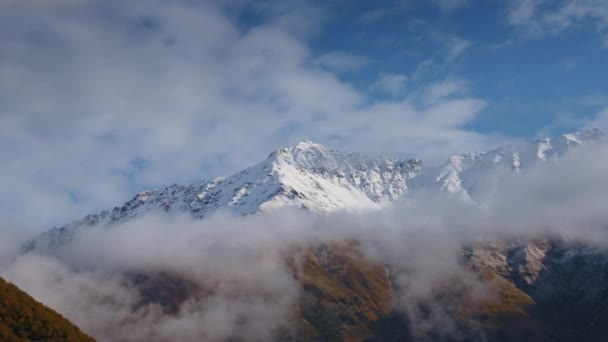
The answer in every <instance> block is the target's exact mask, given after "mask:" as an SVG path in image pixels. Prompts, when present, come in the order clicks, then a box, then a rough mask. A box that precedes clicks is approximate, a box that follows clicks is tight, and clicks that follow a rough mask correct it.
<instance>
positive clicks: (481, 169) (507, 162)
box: [410, 129, 605, 202]
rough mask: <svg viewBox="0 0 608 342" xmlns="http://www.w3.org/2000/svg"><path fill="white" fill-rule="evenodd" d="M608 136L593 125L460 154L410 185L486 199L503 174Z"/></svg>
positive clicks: (522, 170)
mask: <svg viewBox="0 0 608 342" xmlns="http://www.w3.org/2000/svg"><path fill="white" fill-rule="evenodd" d="M604 139H605V134H604V132H602V131H600V130H598V129H591V130H588V131H585V132H576V133H571V134H564V135H561V136H559V137H555V138H553V139H549V138H547V139H540V140H536V141H533V142H530V143H527V144H521V145H510V146H503V147H500V148H498V149H495V150H492V151H488V152H471V153H465V154H461V155H456V156H452V157H451V158H450V159H449V160H448V161H447V162H446V163H444V164H443V165H441V166H437V167H427V168H425V169H424V170H423V171H422V173H421V174H420V176H419V177H417V178H416V179H414V180H412V182H411V184H410V187H411V188H412V189H424V190H429V189H431V190H435V191H445V192H450V193H454V194H457V195H459V196H461V197H463V198H466V199H473V200H475V201H477V202H483V201H484V200H487V199H488V197H489V196H491V195H492V193H493V192H494V191H495V190H496V187H497V185H498V183H499V182H500V180H501V178H503V177H505V176H506V175H508V174H513V173H515V174H519V173H522V172H526V170H528V169H529V168H530V167H531V166H533V165H535V164H537V163H540V162H551V161H556V160H558V159H559V158H560V157H561V156H563V155H565V154H566V153H568V152H569V151H570V150H571V149H573V148H576V147H577V146H579V145H584V144H592V143H597V142H600V141H603V140H604Z"/></svg>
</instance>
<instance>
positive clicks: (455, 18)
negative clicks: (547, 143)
mask: <svg viewBox="0 0 608 342" xmlns="http://www.w3.org/2000/svg"><path fill="white" fill-rule="evenodd" d="M513 3H515V2H513ZM522 3H523V2H522ZM539 3H540V2H539ZM554 3H556V4H557V3H560V2H559V1H555V2H554ZM561 3H562V4H563V6H566V5H567V2H564V1H561ZM573 3H574V2H573ZM580 3H581V4H582V3H583V2H580ZM589 3H591V2H589ZM595 4H596V5H597V6H598V7H600V6H604V7H605V6H606V2H602V1H597V2H595ZM513 6H514V5H513ZM539 6H546V5H539ZM581 6H583V5H581ZM510 10H512V9H511V8H510V7H509V4H507V3H505V2H501V1H467V2H462V5H461V6H457V7H455V8H452V9H450V10H443V11H442V10H441V9H438V8H437V6H434V5H433V4H432V3H431V2H427V3H424V4H416V3H410V4H403V5H402V6H401V7H399V6H398V5H396V4H395V2H394V1H378V2H357V4H356V5H354V6H353V5H351V3H349V5H345V6H337V7H336V10H335V11H334V12H333V13H332V15H331V16H330V18H329V19H328V21H329V22H328V24H327V29H326V30H325V31H324V32H323V33H322V34H319V35H318V36H315V37H314V38H313V39H312V44H311V45H312V46H313V47H314V49H315V51H316V52H317V53H320V54H322V53H324V52H327V51H334V50H340V51H344V52H346V53H352V54H354V55H357V56H362V57H364V58H367V59H368V60H369V62H368V64H366V65H365V66H364V67H362V68H361V69H360V70H355V71H351V72H346V73H344V74H342V75H340V76H341V77H342V78H344V79H345V80H347V81H349V82H352V83H354V84H356V85H357V86H358V87H360V88H361V89H363V90H364V91H369V85H370V84H372V83H373V82H374V80H375V78H376V77H378V76H377V75H379V74H381V73H396V74H403V75H405V76H406V77H408V82H407V85H406V86H404V93H407V92H408V91H411V90H412V88H413V89H415V88H416V87H420V86H423V85H424V84H425V83H427V82H432V81H437V80H441V79H442V78H445V77H451V78H462V79H466V80H467V81H468V86H469V89H470V91H471V92H472V93H473V94H475V95H476V96H479V97H480V98H483V99H484V100H486V101H487V102H488V106H487V108H486V109H484V110H483V111H482V113H481V115H479V117H478V118H476V120H474V121H473V122H471V123H469V124H468V126H469V127H470V128H471V129H474V130H478V131H481V132H500V133H503V134H507V135H513V136H521V137H527V138H532V137H535V136H537V135H538V136H540V135H546V134H549V135H553V134H558V133H562V132H564V131H571V130H576V129H579V128H580V124H581V120H585V119H592V118H593V117H594V116H595V115H596V114H597V113H598V111H599V110H600V109H601V108H602V107H603V106H605V105H606V102H607V101H608V98H607V94H608V82H606V76H607V75H608V46H606V45H605V42H603V39H605V38H604V37H605V34H606V33H605V31H606V30H605V29H604V26H605V25H606V23H605V20H606V18H605V17H601V16H602V14H600V13H597V15H598V18H594V17H593V16H592V15H590V16H588V17H584V18H580V19H576V22H573V23H572V24H569V25H568V26H567V27H564V28H561V29H559V30H558V31H557V32H551V31H552V29H551V27H547V28H545V29H546V30H547V32H541V33H538V34H535V35H532V34H531V33H530V32H529V31H528V30H530V29H529V28H527V27H526V26H525V25H523V24H522V25H521V26H519V25H514V24H512V23H511V22H510V20H509V11H510ZM538 11H539V12H541V13H539V14H537V16H542V15H548V14H550V13H552V12H551V11H554V12H555V11H559V7H558V6H556V7H555V8H553V9H544V10H543V9H538ZM597 11H598V12H601V11H600V10H597ZM603 11H604V15H605V9H604V10H603ZM546 12H549V13H547V14H545V13H546ZM337 13H340V14H339V15H337ZM452 40H462V41H466V42H467V43H468V44H469V45H468V46H467V47H466V48H465V49H464V50H463V51H462V52H461V53H460V54H459V55H458V56H456V57H454V58H453V59H450V57H449V56H447V55H446V50H449V48H450V44H453V43H452ZM425 62H426V63H432V64H429V65H430V66H429V68H428V70H427V71H426V72H425V73H422V74H420V75H419V77H412V76H413V75H415V74H416V72H417V70H420V68H421V66H422V65H424V63H425ZM408 88H409V89H408Z"/></svg>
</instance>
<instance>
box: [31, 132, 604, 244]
mask: <svg viewBox="0 0 608 342" xmlns="http://www.w3.org/2000/svg"><path fill="white" fill-rule="evenodd" d="M604 139H605V134H604V132H602V131H600V130H598V129H592V130H588V131H585V132H580V133H579V132H577V133H572V134H564V135H562V136H559V137H557V138H554V139H542V140H536V141H534V142H531V143H528V144H521V145H511V146H505V147H501V148H498V149H495V150H493V151H489V152H471V153H466V154H461V155H456V156H452V157H451V158H450V159H449V160H448V161H447V162H446V163H445V164H443V165H441V166H430V167H425V166H424V165H423V162H422V161H421V160H419V159H414V158H404V159H391V158H386V157H378V158H373V157H369V156H365V155H363V154H359V153H343V152H339V151H335V150H331V149H327V148H325V147H323V146H322V145H319V144H315V143H313V142H311V141H307V140H306V141H302V142H300V143H298V144H297V145H295V146H294V147H291V148H281V149H278V150H276V151H274V152H272V153H270V155H269V156H268V158H267V159H266V160H264V161H262V162H261V163H258V164H256V165H254V166H252V167H249V168H247V169H245V170H243V171H241V172H238V173H236V174H233V175H231V176H228V177H226V178H216V179H214V180H211V181H203V182H200V183H196V184H191V185H178V184H174V185H171V186H168V187H165V188H161V189H156V190H148V191H142V192H140V193H139V194H137V195H136V196H135V197H133V198H132V199H131V200H129V201H127V202H125V203H124V204H123V205H122V206H120V207H115V208H114V209H112V210H111V211H103V212H101V213H99V214H92V215H88V216H86V217H85V218H83V219H81V220H79V221H75V222H72V223H70V224H67V225H65V226H62V227H58V228H54V229H52V230H50V231H48V232H47V233H44V234H43V235H42V236H41V237H40V238H39V239H37V240H35V241H32V242H31V243H29V244H28V245H27V246H26V247H25V250H33V249H38V250H44V249H48V248H52V246H54V245H57V244H61V243H64V242H65V241H69V240H70V239H71V238H72V236H73V234H74V233H75V232H76V231H78V229H80V228H83V227H89V226H94V225H99V224H102V225H103V224H112V223H116V222H124V221H126V220H128V219H131V218H134V217H138V216H140V215H141V214H144V213H148V212H153V211H164V212H169V213H189V214H190V215H191V216H192V217H193V218H196V219H200V218H204V217H206V216H207V215H209V214H211V213H212V212H215V211H218V210H223V211H227V212H229V213H232V214H234V215H247V214H253V213H255V212H257V211H259V210H270V209H272V208H280V207H287V206H290V207H297V208H303V209H307V210H312V211H315V212H319V213H323V212H331V211H335V210H338V209H347V210H356V209H374V208H380V207H382V206H383V205H386V204H388V203H390V202H392V201H394V200H396V199H398V198H400V197H402V196H404V195H407V194H408V192H409V191H410V190H412V189H413V190H430V191H443V192H449V193H455V194H457V195H459V196H462V197H463V198H466V199H473V200H476V201H479V202H482V201H483V200H484V199H486V198H487V197H488V196H489V195H490V194H491V193H492V192H493V191H494V189H495V188H496V186H497V184H498V182H499V181H500V180H501V178H503V177H504V176H505V175H507V174H513V173H521V172H525V170H526V169H528V168H529V167H530V166H532V165H534V164H536V163H539V162H550V161H551V160H555V159H558V158H559V157H560V156H562V155H564V154H565V153H567V152H568V151H569V150H570V149H572V148H574V147H576V146H579V145H584V144H590V143H596V142H599V141H603V140H604Z"/></svg>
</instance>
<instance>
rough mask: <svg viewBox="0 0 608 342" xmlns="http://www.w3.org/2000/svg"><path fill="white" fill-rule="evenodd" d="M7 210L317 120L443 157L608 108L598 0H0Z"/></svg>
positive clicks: (172, 175)
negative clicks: (169, 0)
mask: <svg viewBox="0 0 608 342" xmlns="http://www.w3.org/2000/svg"><path fill="white" fill-rule="evenodd" d="M0 44H1V47H0V162H1V163H2V165H4V167H3V168H2V169H1V170H0V187H1V188H2V192H1V194H0V202H1V203H3V205H2V206H1V207H0V214H2V215H3V217H5V218H6V220H7V222H9V224H11V225H23V226H27V227H35V228H39V229H40V228H41V227H42V228H46V227H48V225H52V224H58V223H62V222H64V221H66V220H69V219H73V218H76V217H79V216H82V215H84V214H86V213H89V212H92V211H96V210H100V209H105V208H111V207H113V206H114V205H117V204H119V203H122V202H123V201H124V200H126V199H128V198H129V197H130V196H133V194H135V193H137V192H138V191H141V190H144V189H146V188H154V187H159V186H163V185H167V184H172V183H190V182H195V181H199V180H205V179H209V178H213V177H216V176H223V175H228V174H230V173H232V172H236V171H239V170H241V169H243V168H245V167H247V166H250V165H252V164H254V163H256V162H259V161H260V160H262V159H264V158H265V157H266V156H267V155H268V153H269V152H270V151H272V150H274V149H276V148H279V147H284V146H290V145H294V144H295V143H297V142H298V141H300V140H303V139H311V140H313V141H316V142H319V143H321V144H324V145H326V146H328V147H330V148H336V149H340V150H344V151H359V152H363V153H367V154H371V155H379V154H384V155H388V156H395V157H405V156H408V157H409V156H413V157H418V158H421V159H423V160H424V161H425V162H426V163H427V164H438V163H441V162H442V161H444V160H446V158H448V157H449V156H450V155H452V154H456V153H463V152H469V151H483V150H487V149H491V148H494V147H497V146H500V145H503V144H508V143H516V142H519V141H522V140H529V139H534V138H536V137H544V136H551V135H555V134H560V133H562V132H566V131H574V130H580V129H585V128H589V127H592V126H600V127H606V125H607V124H608V92H607V90H608V86H607V82H605V78H606V76H607V74H608V73H607V72H606V70H608V68H607V67H608V2H607V1H605V0H578V1H573V0H560V1H549V0H512V1H506V0H505V1H503V0H495V1H481V0H432V1H416V0H392V1H346V0H332V1H323V2H321V1H316V0H285V1H270V0H266V1H255V2H253V1H251V2H249V1H244V0H215V1H213V0H209V1H193V0H178V1H171V2H167V1H161V0H146V1H144V0H139V1H129V2H125V1H119V0H104V1H102V0H54V1H38V0H0Z"/></svg>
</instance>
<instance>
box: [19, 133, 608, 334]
mask: <svg viewBox="0 0 608 342" xmlns="http://www.w3.org/2000/svg"><path fill="white" fill-rule="evenodd" d="M604 140H605V134H604V133H603V132H601V131H599V130H595V129H594V130H589V131H585V132H580V133H572V134H565V135H562V136H559V137H555V138H552V139H542V140H536V141H533V142H530V143H527V144H520V145H512V146H504V147H501V148H498V149H495V150H492V151H488V152H475V153H466V154H462V155H456V156H452V157H451V158H449V160H448V161H447V162H445V163H444V164H442V165H439V166H425V165H423V163H422V162H421V161H420V160H418V159H413V158H405V159H391V158H385V157H378V158H372V157H368V156H365V155H362V154H358V153H342V152H338V151H334V150H331V149H327V148H325V147H323V146H321V145H319V144H315V143H313V142H310V141H303V142H301V143H299V144H297V145H296V146H294V147H291V148H283V149H278V150H276V151H274V152H272V153H271V154H270V155H269V156H268V158H267V159H266V160H264V161H262V162H261V163H259V164H256V165H254V166H252V167H250V168H247V169H245V170H243V171H241V172H239V173H236V174H234V175H231V176H229V177H226V178H218V179H215V180H212V181H204V182H200V183H196V184H192V185H171V186H168V187H165V188H161V189H157V190H150V191H143V192H141V193H139V194H137V195H136V196H135V197H134V198H132V199H131V200H129V201H127V202H126V203H124V204H123V205H122V206H120V207H115V208H114V209H113V210H111V211H104V212H101V213H99V214H94V215H89V216H87V217H85V218H84V219H82V220H79V221H76V222H73V223H70V224H68V225H65V226H63V227H59V228H54V229H52V230H50V231H49V232H47V233H44V234H43V235H41V236H40V237H39V238H38V239H36V240H34V241H32V242H30V243H29V244H28V245H27V246H26V247H25V250H26V251H36V252H42V253H44V252H49V251H50V252H52V250H53V248H55V247H56V246H58V245H61V244H65V243H68V242H69V241H70V239H72V237H73V236H74V235H75V234H77V233H78V232H79V231H80V230H82V229H90V228H92V227H95V226H105V225H112V224H114V223H120V222H125V221H128V220H130V219H132V218H135V217H138V216H140V215H143V214H145V213H148V212H154V211H161V212H168V213H188V214H189V215H191V216H192V217H193V218H195V219H202V218H205V217H206V216H208V215H210V214H211V213H213V212H215V211H218V210H223V211H227V212H229V213H231V214H234V215H248V214H253V213H255V212H258V211H265V210H275V209H279V208H283V207H295V208H302V209H304V210H310V211H313V212H317V213H320V214H322V213H327V212H331V211H335V210H341V209H342V210H359V209H365V210H373V209H375V208H381V207H382V206H384V205H387V204H389V203H391V202H392V201H394V200H396V199H399V198H402V197H404V196H408V195H409V194H411V193H413V192H414V191H430V192H446V193H451V194H454V195H456V196H458V197H461V198H462V199H463V200H465V201H473V202H476V203H479V204H483V202H484V201H485V200H486V199H487V198H488V197H489V196H491V194H492V193H493V191H495V189H496V188H497V186H498V184H500V182H501V180H502V179H503V178H504V177H512V176H517V175H520V174H525V173H526V172H528V170H530V168H531V167H532V166H533V165H536V164H539V163H559V160H560V157H562V156H564V155H565V154H567V153H568V152H569V151H570V150H571V149H573V148H577V147H578V146H581V145H587V144H594V143H598V142H602V141H604ZM292 247H293V246H286V249H287V250H286V251H285V252H284V258H285V263H286V264H287V265H288V266H289V268H290V269H291V272H292V276H293V278H294V279H295V280H296V281H297V283H298V284H299V286H300V288H301V289H300V298H299V301H298V303H297V307H296V308H294V311H295V315H294V318H292V323H293V325H294V326H295V327H296V328H295V329H296V332H297V334H296V336H295V337H294V336H283V335H280V334H279V336H277V340H293V341H309V340H315V341H327V340H352V341H387V340H389V341H390V340H393V341H414V340H451V339H450V338H449V337H446V336H441V335H438V334H439V333H438V332H436V331H435V329H429V331H428V332H427V335H424V336H420V335H415V334H414V333H413V330H415V329H412V325H413V324H414V323H413V322H412V321H411V320H410V318H409V317H408V316H407V315H405V314H403V313H401V312H397V311H396V310H394V308H393V306H392V303H393V301H394V300H395V297H396V296H398V295H399V293H401V292H400V291H403V289H399V288H397V287H396V285H395V284H396V283H397V281H396V280H397V279H399V278H403V277H407V276H408V275H407V274H400V273H399V271H396V270H395V269H393V267H392V266H391V265H390V264H383V263H382V262H380V261H379V260H369V259H368V258H367V257H365V256H364V253H361V251H360V250H359V249H358V245H357V242H356V241H331V242H325V241H320V242H317V243H313V244H312V245H307V246H296V247H293V248H292ZM290 248H291V249H290ZM455 257H458V256H455ZM459 257H460V258H461V263H462V266H464V267H465V268H466V269H468V270H470V271H472V274H474V275H475V276H476V277H477V278H479V279H480V280H481V281H482V282H483V283H485V284H486V285H487V286H488V288H489V291H490V292H491V293H490V296H489V297H488V299H487V300H484V301H481V302H478V301H473V300H471V298H470V296H469V295H468V293H467V291H468V290H467V288H466V284H461V283H459V282H458V280H451V279H446V281H445V282H444V283H443V284H440V286H438V288H437V289H436V291H434V292H433V295H434V298H432V302H433V303H434V304H435V305H436V304H437V303H439V304H441V305H440V306H442V305H443V304H445V305H443V306H444V307H445V308H447V309H449V312H440V314H446V315H449V316H450V317H453V318H455V319H456V322H457V324H456V327H454V329H455V330H456V331H458V333H459V335H458V337H457V338H456V340H471V341H477V340H485V339H489V340H499V341H524V340H527V341H537V340H554V341H572V340H594V339H596V338H597V337H598V336H607V334H608V329H606V328H605V327H606V326H608V325H607V323H608V253H606V252H605V251H603V250H601V249H598V248H596V247H593V246H589V245H584V244H581V243H577V242H573V241H567V240H564V239H563V238H561V237H555V236H526V237H509V238H505V239H503V240H497V241H477V242H475V243H473V244H471V245H468V246H463V247H462V250H461V254H460V255H459ZM389 270H390V271H389ZM132 271H133V272H134V273H133V275H131V278H132V282H133V284H134V287H135V288H136V289H137V290H138V291H139V293H140V294H141V295H142V298H143V299H144V300H145V301H146V302H148V303H157V304H160V305H161V306H162V307H163V309H164V310H166V311H167V312H168V313H170V314H175V313H178V312H179V310H180V306H181V305H182V304H183V303H184V302H185V301H186V300H187V299H188V298H189V297H191V296H193V295H196V293H197V291H200V289H197V285H196V284H193V283H192V282H191V281H189V280H188V279H182V278H180V277H179V276H177V275H175V274H150V273H145V272H142V273H138V272H139V270H132ZM429 300H431V299H429ZM420 306H421V308H420V310H421V311H422V312H423V313H424V314H428V315H431V314H432V310H436V309H437V307H436V306H435V307H433V306H429V307H426V306H425V304H424V303H421V304H420ZM440 311H441V310H440ZM452 340H453V338H452Z"/></svg>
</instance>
